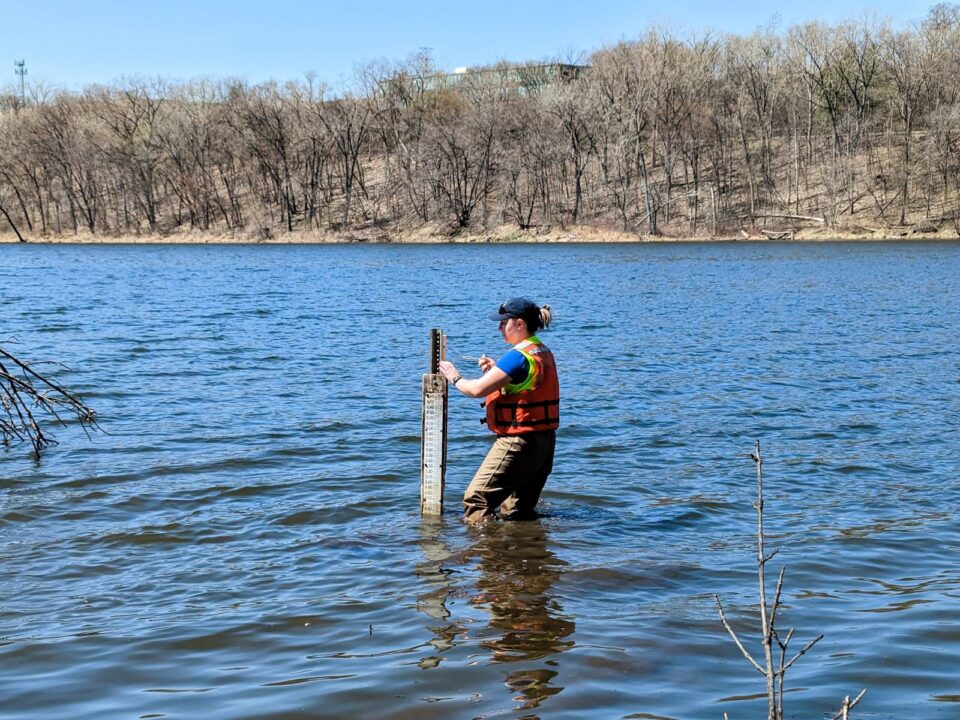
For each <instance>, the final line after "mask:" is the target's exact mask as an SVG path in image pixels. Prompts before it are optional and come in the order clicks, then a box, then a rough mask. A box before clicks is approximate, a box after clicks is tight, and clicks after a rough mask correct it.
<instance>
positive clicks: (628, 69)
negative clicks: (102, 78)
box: [0, 5, 960, 241]
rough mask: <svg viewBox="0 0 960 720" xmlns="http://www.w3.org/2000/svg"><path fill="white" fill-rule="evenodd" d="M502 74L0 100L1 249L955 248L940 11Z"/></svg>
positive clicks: (949, 16)
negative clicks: (456, 244)
mask: <svg viewBox="0 0 960 720" xmlns="http://www.w3.org/2000/svg"><path fill="white" fill-rule="evenodd" d="M545 67H548V68H549V67H551V66H545ZM521 70H522V69H520V68H517V67H511V66H498V67H496V68H493V69H492V70H488V71H485V72H482V73H473V74H468V75H466V76H465V77H463V78H462V79H460V81H458V82H456V83H446V82H437V77H438V76H437V74H436V71H435V69H434V68H433V67H432V66H431V64H430V61H429V58H427V57H422V56H418V57H415V58H412V59H411V60H409V61H407V62H404V63H400V64H396V65H378V66H369V67H367V68H365V69H364V70H362V71H361V72H360V73H359V74H358V84H357V87H356V89H355V91H354V92H353V93H347V94H341V95H339V96H336V97H334V96H332V95H331V94H330V92H329V91H328V90H327V89H326V88H325V87H323V86H321V85H319V84H318V83H317V82H316V81H315V78H313V77H308V78H307V79H306V80H304V81H302V82H291V83H287V84H284V85H277V84H273V83H271V84H262V85H248V84H245V83H242V82H235V81H223V82H218V81H207V82H198V83H190V84H169V83H167V82H165V81H162V80H157V81H146V80H143V79H131V80H126V81H123V82H121V83H119V84H117V85H115V86H110V87H90V88H88V89H86V90H85V91H84V92H82V93H69V92H55V93H46V94H44V93H43V92H41V91H40V90H38V89H36V88H34V93H33V95H32V97H31V98H30V99H29V100H28V102H26V103H22V102H20V101H19V98H18V96H17V95H16V94H12V93H11V94H9V95H7V96H0V230H3V231H6V230H7V227H8V226H9V227H10V228H11V229H12V230H19V233H20V234H22V235H23V236H24V237H25V238H27V239H57V238H61V239H63V238H86V239H90V238H92V239H103V240H107V241H109V240H110V239H116V238H120V237H123V238H131V237H134V238H145V239H146V238H150V239H167V240H178V239H187V240H197V239H206V240H213V241H217V240H224V239H225V240H231V239H233V240H238V241H249V240H259V241H277V240H279V241H291V240H294V241H295V240H306V241H309V240H314V239H320V240H328V239H338V240H349V239H351V238H353V239H359V240H410V239H416V238H419V237H422V236H423V235H424V234H427V235H430V236H434V235H436V236H440V237H448V238H450V237H453V238H465V239H474V240H477V239H479V240H483V239H487V238H500V237H502V236H503V235H504V234H507V235H511V233H514V231H520V233H521V235H522V236H523V237H534V238H541V239H542V238H543V237H553V238H555V239H563V238H565V237H568V236H572V237H573V238H575V239H579V238H581V237H582V236H584V235H586V236H589V235H590V234H591V233H605V232H606V231H608V230H612V231H617V232H619V233H623V234H624V235H625V236H626V237H630V238H634V239H636V238H646V237H651V238H652V237H731V238H739V237H744V236H745V237H753V238H758V239H762V238H764V237H777V236H780V234H781V233H793V235H789V234H788V235H785V236H787V237H790V236H796V237H810V236H814V237H815V236H817V235H818V234H819V235H823V236H831V237H836V236H844V235H846V236H858V237H864V236H866V237H891V236H892V237H896V236H902V235H907V234H914V235H919V236H927V235H928V234H931V235H933V234H936V235H938V236H944V235H947V234H949V235H950V236H956V235H957V234H958V232H960V205H958V198H960V152H958V149H960V148H958V145H960V9H958V8H957V7H956V6H952V5H938V6H936V7H935V8H933V10H931V12H930V14H929V16H928V17H927V19H926V21H925V22H924V23H922V24H921V25H919V26H917V27H915V28H911V29H908V30H897V29H894V28H891V27H889V26H887V25H884V24H881V23H874V22H870V21H860V22H850V23H845V24H842V25H838V26H826V25H823V24H816V23H814V24H809V25H804V26H800V27H792V28H790V29H788V30H787V31H784V32H774V31H772V30H770V31H758V32H756V33H754V34H753V35H751V36H749V37H739V36H724V37H718V36H714V37H703V38H696V39H681V38H679V37H677V36H674V35H671V34H669V33H663V32H659V31H653V30H651V31H649V32H648V33H647V34H646V35H644V36H643V37H641V38H639V39H637V40H635V41H632V42H623V43H620V44H618V45H616V46H613V47H607V48H603V49H601V50H598V51H597V52H595V53H594V54H593V55H592V56H591V57H590V58H589V69H588V70H585V71H583V72H577V73H573V74H568V75H566V76H565V77H562V78H561V77H560V74H557V75H555V76H549V77H548V76H547V75H544V74H542V73H536V72H521ZM511 228H512V229H511ZM764 231H766V233H765V232H764ZM10 237H13V236H12V235H11V236H10ZM512 237H515V238H517V239H519V237H520V236H517V235H516V234H513V235H512Z"/></svg>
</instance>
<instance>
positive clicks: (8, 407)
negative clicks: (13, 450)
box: [0, 348, 100, 460]
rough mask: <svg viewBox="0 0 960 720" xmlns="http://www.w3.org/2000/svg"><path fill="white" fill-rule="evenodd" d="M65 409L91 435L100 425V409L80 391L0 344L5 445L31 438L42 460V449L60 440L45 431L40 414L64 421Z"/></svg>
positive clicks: (0, 432)
mask: <svg viewBox="0 0 960 720" xmlns="http://www.w3.org/2000/svg"><path fill="white" fill-rule="evenodd" d="M64 412H66V413H69V414H73V415H74V416H75V417H76V418H77V420H78V422H79V423H80V427H82V428H83V430H84V432H86V433H87V436H88V437H89V434H90V433H89V431H90V430H91V429H94V430H99V429H100V428H99V425H97V418H96V412H95V411H94V410H93V408H91V407H89V406H88V405H86V404H85V403H84V402H83V401H82V400H81V399H80V398H79V397H78V396H77V395H76V394H74V393H72V392H70V391H69V390H67V389H66V388H65V387H63V386H62V385H61V384H59V383H57V382H56V381H54V380H51V379H50V378H49V377H47V376H45V375H41V374H40V373H39V372H37V371H36V370H35V369H34V365H33V364H31V363H27V362H24V361H23V360H20V359H19V358H17V357H16V356H14V355H12V354H11V353H9V352H7V351H6V350H4V349H3V348H0V439H2V441H3V444H4V446H5V447H9V446H10V445H11V444H12V443H14V442H24V441H29V442H30V444H31V445H32V446H33V456H34V458H36V459H38V460H39V459H40V454H41V452H43V450H44V449H45V448H47V447H50V446H51V445H55V444H56V442H57V441H56V440H55V439H54V438H53V437H52V436H51V435H48V434H47V433H45V432H44V431H43V428H42V427H41V425H40V422H39V421H38V419H37V415H38V414H39V415H41V416H42V415H47V416H50V417H52V418H53V420H54V422H58V423H60V424H61V425H63V424H66V423H65V421H64V418H63V415H62V413H64Z"/></svg>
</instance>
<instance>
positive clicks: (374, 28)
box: [0, 0, 934, 89]
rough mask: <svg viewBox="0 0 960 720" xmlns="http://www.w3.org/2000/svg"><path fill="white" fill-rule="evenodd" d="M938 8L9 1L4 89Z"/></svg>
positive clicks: (593, 45)
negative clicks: (22, 64) (654, 28)
mask: <svg viewBox="0 0 960 720" xmlns="http://www.w3.org/2000/svg"><path fill="white" fill-rule="evenodd" d="M933 4H934V2H933V1H928V0H871V1H867V0H802V1H801V0H793V2H783V1H782V0H772V1H771V0H767V1H763V0H746V1H742V2H737V1H736V0H734V2H724V1H723V0H673V2H665V1H664V0H658V1H656V2H654V1H652V0H633V1H631V0H579V1H578V2H571V1H568V0H552V1H547V0H530V1H525V0H512V1H509V2H507V1H504V0H484V1H482V2H476V1H475V0H474V1H467V0H460V2H455V1H454V2H443V3H441V2H435V1H434V0H427V1H424V2H415V1H411V2H399V1H395V2H386V1H382V0H338V1H336V2H328V1H326V0H316V1H315V2H309V1H308V0H260V1H259V2H251V1H250V0H233V1H232V2H229V1H224V2H213V1H212V0H189V1H188V0H159V2H138V1H137V0H126V1H123V2H121V1H119V0H0V87H2V86H7V85H10V84H13V83H14V81H15V80H16V77H15V75H14V66H13V63H14V61H15V60H20V59H23V60H26V62H27V70H28V76H27V79H28V81H44V82H45V83H46V84H48V85H53V86H57V87H66V88H70V89H80V88H82V87H84V86H85V85H88V84H91V83H110V82H113V81H115V80H116V79H118V78H119V77H121V76H124V75H148V76H157V75H159V76H163V77H166V78H170V79H177V80H185V79H191V78H198V77H211V78H226V77H239V78H244V79H246V80H249V81H250V82H260V81H264V80H269V79H275V80H280V81H283V80H293V79H301V78H303V76H304V73H306V72H307V71H314V72H315V73H316V74H317V76H318V78H319V79H320V80H323V81H326V82H327V83H328V84H331V85H334V86H339V85H340V84H342V83H343V82H345V81H349V79H350V78H351V77H352V75H353V71H354V68H355V67H356V66H357V65H358V64H360V63H364V62H367V61H371V60H377V59H381V58H386V59H389V60H401V59H403V58H405V57H407V56H408V55H410V54H411V53H414V52H417V51H418V50H419V49H421V48H429V49H430V52H431V55H432V56H433V58H434V60H435V62H436V63H437V65H438V66H440V67H441V68H442V69H445V70H452V69H453V68H454V67H458V66H470V65H482V64H489V63H493V62H496V61H498V60H510V61H515V62H522V61H527V60H540V59H543V58H547V57H557V56H566V55H568V54H569V53H571V52H574V53H575V52H579V51H584V52H587V53H589V52H592V51H593V50H596V49H598V48H600V47H602V46H604V45H609V44H612V43H614V42H616V41H618V40H621V39H630V38H633V37H636V36H638V35H639V34H640V33H641V32H642V31H643V30H644V29H645V28H647V27H648V26H649V25H650V24H651V23H658V24H660V25H665V26H668V27H672V28H676V29H680V30H689V31H699V30H704V29H710V30H714V31H718V32H731V33H749V32H750V31H752V30H753V29H755V28H756V27H758V26H762V25H766V24H768V23H769V22H770V20H771V18H773V17H774V16H775V15H776V16H778V18H779V25H780V27H781V28H783V27H788V26H789V25H792V24H795V23H800V22H806V21H808V20H822V21H825V22H829V23H835V22H838V21H840V20H845V19H856V18H858V17H862V16H863V15H864V14H865V13H867V12H869V13H872V14H873V15H875V16H876V17H879V18H887V19H890V20H891V21H892V22H894V23H895V24H897V25H900V26H905V25H907V24H908V23H911V22H914V21H919V20H922V19H923V17H925V16H926V14H927V11H928V10H929V8H930V7H931V6H932V5H933Z"/></svg>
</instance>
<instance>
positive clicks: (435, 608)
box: [417, 518, 466, 670]
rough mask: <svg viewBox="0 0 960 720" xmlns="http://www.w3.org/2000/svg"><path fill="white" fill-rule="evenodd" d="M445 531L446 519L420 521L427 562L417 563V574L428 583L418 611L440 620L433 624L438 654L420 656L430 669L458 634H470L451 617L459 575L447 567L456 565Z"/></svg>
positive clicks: (435, 664) (440, 658)
mask: <svg viewBox="0 0 960 720" xmlns="http://www.w3.org/2000/svg"><path fill="white" fill-rule="evenodd" d="M442 530H443V520H442V518H425V519H424V521H423V522H422V523H421V524H420V548H421V549H422V550H423V555H424V561H423V562H421V563H418V564H417V576H418V577H419V578H421V579H422V580H423V582H424V584H425V585H426V589H425V591H424V592H422V593H420V594H419V595H418V596H417V610H419V611H420V612H422V613H424V614H425V615H427V616H428V617H430V618H431V619H433V620H436V621H437V624H436V625H434V626H432V627H430V632H432V633H433V638H432V639H431V640H430V644H431V645H432V646H433V648H434V649H435V650H436V653H435V654H432V655H428V656H427V657H423V658H421V659H420V662H419V663H418V665H419V666H420V667H421V668H422V669H424V670H426V669H429V668H434V667H437V666H439V665H440V663H441V661H442V660H443V658H442V657H441V653H444V652H446V651H447V650H449V649H450V648H452V647H453V646H454V644H455V642H456V639H457V637H458V636H463V635H465V634H466V628H465V627H464V625H463V621H462V620H456V619H455V620H453V621H452V622H451V620H450V610H449V608H447V598H449V597H450V595H451V594H452V593H453V592H454V591H455V590H456V587H457V583H456V575H454V574H453V573H451V572H450V570H449V568H448V567H447V566H448V565H450V564H455V563H456V559H455V558H452V555H453V553H452V552H451V551H450V549H449V548H448V547H447V546H446V545H445V544H444V542H443V540H442V539H441V537H440V533H441V531H442Z"/></svg>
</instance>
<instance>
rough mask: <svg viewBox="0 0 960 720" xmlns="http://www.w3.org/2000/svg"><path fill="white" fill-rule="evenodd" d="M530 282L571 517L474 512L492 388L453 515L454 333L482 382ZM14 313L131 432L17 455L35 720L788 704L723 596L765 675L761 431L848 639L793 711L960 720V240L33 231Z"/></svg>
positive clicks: (5, 460)
mask: <svg viewBox="0 0 960 720" xmlns="http://www.w3.org/2000/svg"><path fill="white" fill-rule="evenodd" d="M517 294H526V295H529V296H531V297H533V298H534V299H536V300H538V301H540V302H549V303H550V304H551V305H552V307H553V309H554V314H555V324H554V326H553V327H552V328H550V329H549V330H548V331H546V332H545V333H544V334H543V338H544V340H545V341H546V342H547V343H548V344H549V345H550V346H551V348H552V349H553V351H554V353H555V355H556V357H557V361H558V365H559V368H560V373H561V384H562V387H563V427H562V428H561V430H560V434H559V440H558V451H557V461H556V469H555V471H554V474H553V476H552V477H551V480H550V482H549V483H548V485H547V489H546V492H545V494H544V497H543V500H542V504H541V508H542V511H543V517H542V518H541V519H540V520H538V521H534V522H531V523H513V524H510V523H506V524H502V525H499V526H494V527H491V528H487V529H485V530H482V531H477V530H474V529H471V528H468V527H466V526H464V525H463V523H462V522H461V521H460V517H459V514H460V497H461V495H462V492H463V489H464V488H465V486H466V484H467V482H468V481H469V479H470V477H471V476H472V474H473V471H474V470H475V468H476V466H477V465H478V464H479V462H480V461H481V459H482V457H483V455H484V453H485V452H486V449H487V447H488V445H489V443H490V440H491V437H492V436H488V434H487V432H486V430H485V429H483V428H482V427H481V425H480V423H479V422H478V419H479V417H480V414H481V411H480V409H479V407H478V406H477V402H476V401H475V400H470V399H467V398H465V397H463V396H460V395H457V396H456V397H452V398H451V402H450V444H449V471H448V477H447V491H446V509H445V512H444V514H443V516H442V517H441V518H439V519H433V520H429V519H424V518H421V516H420V515H419V506H418V504H419V497H418V492H419V434H420V380H421V375H422V374H423V373H424V372H426V371H427V355H428V349H429V330H430V328H432V327H442V328H444V330H445V331H446V332H447V333H448V335H449V346H448V355H449V357H451V358H452V359H453V360H455V361H456V362H457V363H458V365H459V367H460V369H461V370H462V371H463V372H464V374H466V375H467V376H468V377H469V376H472V375H474V373H475V370H474V369H473V368H472V367H471V364H470V362H468V361H466V360H461V359H460V356H462V355H466V356H474V357H475V356H478V355H480V354H481V353H482V352H486V353H488V354H496V353H499V352H502V350H503V345H502V340H500V338H499V334H498V333H497V331H496V323H492V322H489V321H487V320H486V315H487V314H488V313H489V312H491V311H492V309H493V308H495V307H496V306H497V305H498V304H499V303H500V302H501V301H503V300H505V299H506V298H508V297H510V296H513V295H517ZM0 301H2V307H3V314H2V325H0V340H2V342H3V345H4V347H6V348H7V349H10V350H12V351H14V352H15V353H17V354H19V355H21V356H23V357H25V358H29V359H33V360H58V361H60V362H62V363H64V364H65V365H66V366H67V368H56V367H54V366H48V369H49V370H50V371H51V372H52V373H55V375H56V377H57V378H58V379H59V380H61V381H63V382H64V383H65V384H67V385H68V386H69V387H70V388H72V389H74V390H77V391H79V392H80V393H82V395H83V396H84V398H85V399H86V400H87V401H88V403H89V404H91V405H92V406H94V407H95V408H96V410H97V411H98V412H99V415H100V419H101V424H102V426H103V429H104V431H105V432H104V433H97V434H95V435H93V437H92V439H90V440H88V439H87V438H86V437H85V435H84V434H83V432H82V431H80V429H79V428H78V427H76V426H70V427H66V428H59V429H57V430H55V434H56V436H57V438H58V439H59V440H60V445H59V446H58V447H55V448H52V449H51V450H50V451H49V452H48V453H47V455H46V456H45V457H44V458H43V460H42V461H41V462H40V463H39V464H34V463H33V462H32V461H31V459H30V457H29V453H28V448H26V447H23V446H20V447H15V448H12V449H10V450H8V451H6V452H4V453H2V454H0V468H2V470H0V553H2V555H0V707H2V711H0V714H2V716H3V717H4V718H10V719H14V718H17V719H27V718H29V719H31V720H32V719H36V720H41V719H42V720H49V719H50V718H70V719H71V720H83V719H88V718H89V719H90V720H104V719H108V718H183V719H193V718H229V719H231V720H232V719H241V718H243V719H253V718H355V717H365V718H417V719H420V718H428V719H429V718H444V719H447V718H586V717H589V718H677V719H680V718H704V719H707V718H710V719H714V720H717V719H719V718H722V717H723V714H724V713H728V714H729V717H730V718H731V720H738V719H744V718H756V717H762V716H764V713H765V710H766V705H765V703H766V700H765V697H764V696H763V692H764V684H763V678H762V676H761V675H759V674H758V673H757V672H756V671H755V670H753V669H752V668H751V667H750V666H748V665H747V663H746V661H745V660H744V658H743V657H742V656H741V655H740V653H739V651H738V650H737V649H736V647H735V646H734V645H733V643H732V642H731V641H730V639H729V638H728V637H727V635H726V633H725V631H724V629H723V627H722V625H721V623H720V620H719V618H718V615H717V610H716V607H715V604H714V599H713V597H714V593H719V594H720V596H721V597H722V599H723V601H724V605H725V607H726V608H727V613H728V615H729V617H730V618H731V621H732V622H733V623H734V625H735V626H736V627H737V628H738V629H739V630H740V631H741V633H742V634H743V636H744V639H745V642H748V643H749V645H750V647H751V649H753V651H754V652H755V653H756V654H757V656H758V657H761V651H760V648H759V643H758V641H757V633H756V631H755V628H756V625H757V622H756V619H755V618H756V578H755V546H754V543H755V537H754V532H755V523H756V518H755V514H754V511H753V509H752V507H751V502H752V500H753V499H754V494H755V469H754V465H753V463H752V462H751V460H750V459H749V457H747V454H748V453H749V452H750V450H751V449H752V447H753V441H754V439H759V440H761V442H762V443H763V454H764V458H765V464H764V469H765V482H766V489H767V492H766V501H767V506H766V510H767V512H766V523H767V530H768V532H769V538H768V540H767V543H768V548H770V549H772V548H774V547H779V548H780V549H781V552H780V554H779V555H778V556H777V558H776V559H775V560H774V561H773V563H772V565H773V566H774V568H776V567H778V566H779V565H780V564H781V563H782V564H785V565H786V567H787V572H786V580H785V591H784V595H785V598H786V607H785V608H784V609H783V611H782V616H781V620H780V624H781V627H782V628H783V629H784V630H785V629H787V628H789V627H796V635H795V640H793V642H792V644H791V647H793V648H795V649H797V650H799V649H800V647H802V645H803V644H804V643H805V642H806V641H807V640H809V639H811V638H813V637H815V636H816V635H817V634H819V633H823V634H824V635H825V637H824V639H823V640H822V641H821V642H820V643H819V644H818V645H817V646H816V647H815V648H814V649H813V650H812V651H811V652H810V653H808V654H807V655H806V656H804V657H803V658H801V659H800V660H799V661H798V662H797V664H796V665H795V666H794V667H793V668H792V669H791V670H790V672H789V673H788V675H787V688H788V695H787V699H786V708H787V715H788V717H791V718H801V717H804V718H817V717H824V716H825V715H826V714H827V713H830V714H831V715H832V713H833V712H835V711H836V710H837V709H838V708H839V705H840V702H841V701H842V699H843V696H844V695H847V694H850V695H853V694H855V693H857V692H858V691H859V690H860V689H861V688H864V687H865V688H867V695H866V697H865V699H864V701H863V703H862V705H861V706H860V707H859V708H858V709H857V710H856V711H855V716H857V717H864V718H873V719H890V720H892V719H894V718H897V719H901V718H908V717H909V718H911V719H913V720H918V719H923V718H948V717H958V716H960V704H958V703H960V681H958V679H957V678H958V675H957V658H958V657H960V624H958V613H960V565H958V553H960V524H958V520H957V518H955V517H954V515H955V512H956V508H957V506H958V504H960V479H958V469H960V450H958V448H960V400H958V391H960V350H958V345H957V338H958V328H960V245H958V244H957V243H917V244H905V243H903V244H901V243H884V244H869V243H862V244H856V243H829V244H790V243H786V244H761V243H757V244H750V243H731V244H636V245H562V246H560V245H555V246H532V245H518V246H502V245H497V246H493V245H485V246H463V245H458V246H389V245H387V246H218V247H209V246H32V245H29V246H6V247H2V248H0ZM12 338H15V339H16V340H17V341H18V342H17V343H16V344H10V342H9V340H10V339H12ZM771 574H773V573H771ZM772 582H773V580H772V579H771V585H772Z"/></svg>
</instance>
